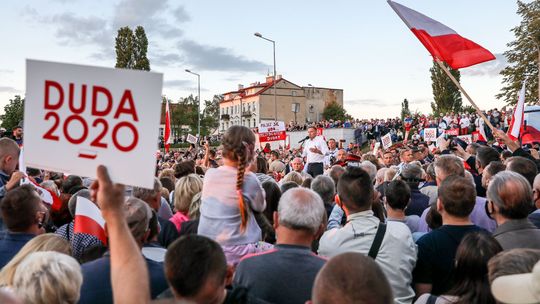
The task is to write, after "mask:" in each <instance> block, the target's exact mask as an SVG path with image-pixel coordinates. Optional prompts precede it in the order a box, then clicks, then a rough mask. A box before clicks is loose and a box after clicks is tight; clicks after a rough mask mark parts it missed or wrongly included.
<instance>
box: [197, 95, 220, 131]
mask: <svg viewBox="0 0 540 304" xmlns="http://www.w3.org/2000/svg"><path fill="white" fill-rule="evenodd" d="M222 99H223V95H214V97H213V98H212V100H205V101H204V110H203V112H202V116H201V133H202V134H203V135H210V134H212V133H213V132H214V131H215V129H216V128H218V127H219V102H220V101H221V100H222Z"/></svg>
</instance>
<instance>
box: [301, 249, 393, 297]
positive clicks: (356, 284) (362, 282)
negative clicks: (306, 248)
mask: <svg viewBox="0 0 540 304" xmlns="http://www.w3.org/2000/svg"><path fill="white" fill-rule="evenodd" d="M311 299H312V301H313V304H326V303H343V304H347V303H360V304H361V303H366V304H367V303H376V304H390V303H394V299H393V296H392V290H391V289H390V284H389V283H388V280H387V279H386V277H385V276H384V273H383V272H382V270H381V269H380V268H379V265H377V263H375V261H373V259H371V258H369V257H366V256H364V255H363V254H361V253H357V252H348V253H343V254H340V255H337V256H335V257H333V258H332V259H330V261H328V262H327V263H326V265H324V267H323V268H322V269H321V271H319V274H318V275H317V277H316V279H315V283H314V285H313V293H312V296H311Z"/></svg>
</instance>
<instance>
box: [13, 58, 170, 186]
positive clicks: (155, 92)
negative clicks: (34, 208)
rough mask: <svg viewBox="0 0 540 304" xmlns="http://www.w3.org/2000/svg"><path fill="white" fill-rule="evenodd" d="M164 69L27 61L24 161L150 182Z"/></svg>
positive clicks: (119, 179) (131, 182)
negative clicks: (104, 169) (160, 71)
mask: <svg viewBox="0 0 540 304" xmlns="http://www.w3.org/2000/svg"><path fill="white" fill-rule="evenodd" d="M162 83H163V75H162V74H158V73H152V72H145V71H134V70H124V69H112V68H101V67H92V66H82V65H74V64H64V63H53V62H46V61H37V60H27V62H26V104H25V107H24V130H25V138H24V146H25V149H24V159H25V163H26V165H27V166H29V167H34V168H42V169H46V170H50V171H57V172H68V173H70V174H76V175H81V176H86V177H93V178H95V177H96V167H97V166H98V165H100V164H102V165H105V166H106V167H107V168H108V170H109V174H110V175H111V178H112V180H113V181H114V182H118V183H123V184H126V185H132V186H139V187H145V188H152V186H153V184H154V179H153V178H154V173H155V151H156V148H157V144H158V141H157V138H158V135H159V119H160V111H161V104H160V101H161V88H162Z"/></svg>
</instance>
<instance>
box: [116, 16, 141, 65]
mask: <svg viewBox="0 0 540 304" xmlns="http://www.w3.org/2000/svg"><path fill="white" fill-rule="evenodd" d="M115 49H116V65H115V67H116V68H122V69H133V70H144V71H150V61H149V60H148V58H147V57H146V55H147V52H148V39H147V38H146V33H145V32H144V28H143V27H142V26H137V28H136V29H135V33H133V31H132V30H131V29H130V28H129V27H127V26H125V27H122V28H120V29H119V30H118V35H117V36H116V46H115Z"/></svg>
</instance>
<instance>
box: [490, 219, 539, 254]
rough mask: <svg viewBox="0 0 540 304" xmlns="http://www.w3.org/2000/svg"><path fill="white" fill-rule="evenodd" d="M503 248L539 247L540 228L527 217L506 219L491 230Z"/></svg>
mask: <svg viewBox="0 0 540 304" xmlns="http://www.w3.org/2000/svg"><path fill="white" fill-rule="evenodd" d="M493 237H495V239H496V240H497V241H498V242H499V244H501V246H502V248H503V249H504V250H510V249H514V248H532V249H540V230H539V229H538V228H536V226H534V225H533V224H532V223H531V222H530V221H529V220H528V219H526V218H524V219H520V220H508V221H507V222H506V223H504V224H502V225H500V226H499V227H497V229H495V231H494V232H493Z"/></svg>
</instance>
